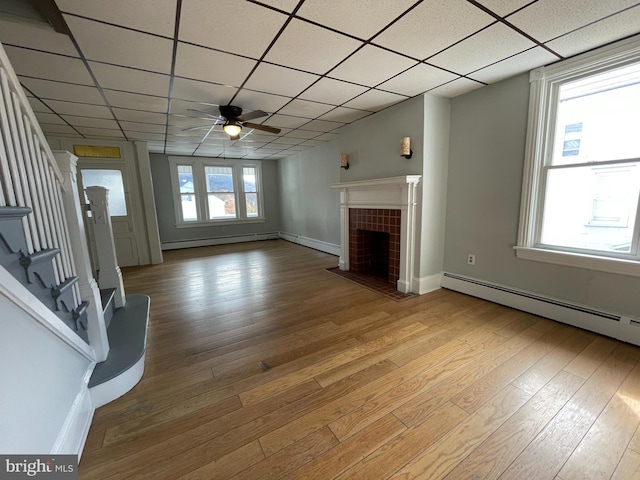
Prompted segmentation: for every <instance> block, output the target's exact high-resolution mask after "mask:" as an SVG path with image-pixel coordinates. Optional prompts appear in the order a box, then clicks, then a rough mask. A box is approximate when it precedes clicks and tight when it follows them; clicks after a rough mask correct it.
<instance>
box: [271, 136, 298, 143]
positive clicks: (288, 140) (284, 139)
mask: <svg viewBox="0 0 640 480" xmlns="http://www.w3.org/2000/svg"><path fill="white" fill-rule="evenodd" d="M302 142H304V139H302V138H289V137H278V139H277V140H274V142H273V143H275V144H277V145H297V144H299V143H302Z"/></svg>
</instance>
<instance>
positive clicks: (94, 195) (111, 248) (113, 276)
mask: <svg viewBox="0 0 640 480" xmlns="http://www.w3.org/2000/svg"><path fill="white" fill-rule="evenodd" d="M85 191H86V192H87V198H88V199H89V205H90V207H91V221H92V222H93V233H94V241H95V245H96V251H97V254H98V284H99V285H100V288H103V289H105V288H115V289H116V293H115V297H114V301H115V306H116V308H119V307H123V306H124V305H125V303H126V300H125V293H124V283H123V281H122V272H121V271H120V267H119V266H118V258H117V256H116V245H115V242H114V240H113V227H112V226H111V216H110V215H109V190H108V189H106V188H104V187H87V188H86V189H85Z"/></svg>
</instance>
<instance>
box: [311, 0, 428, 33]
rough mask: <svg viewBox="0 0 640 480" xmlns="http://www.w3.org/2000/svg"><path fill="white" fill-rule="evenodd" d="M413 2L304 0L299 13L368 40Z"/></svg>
mask: <svg viewBox="0 0 640 480" xmlns="http://www.w3.org/2000/svg"><path fill="white" fill-rule="evenodd" d="M414 3H416V2H415V0H394V1H392V2H380V1H379V0H331V1H327V0H306V1H305V2H304V3H303V4H302V7H301V8H300V10H298V15H299V16H301V17H303V18H307V19H309V20H312V21H314V22H316V23H320V24H322V25H327V26H328V27H331V28H333V29H335V30H338V31H339V32H344V33H347V34H349V35H353V36H355V37H358V38H361V39H363V40H368V39H369V38H371V37H372V36H373V35H375V34H376V33H378V32H379V31H380V30H381V29H383V28H384V27H385V26H387V25H388V24H389V23H390V22H391V21H393V20H395V19H396V18H397V17H398V16H399V15H400V14H401V13H403V12H404V11H405V10H406V9H407V8H409V7H410V6H411V5H413V4H414Z"/></svg>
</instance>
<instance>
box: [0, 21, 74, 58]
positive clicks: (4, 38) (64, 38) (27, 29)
mask: <svg viewBox="0 0 640 480" xmlns="http://www.w3.org/2000/svg"><path fill="white" fill-rule="evenodd" d="M0 42H1V43H2V44H3V45H16V46H19V47H27V48H34V49H36V50H43V51H45V52H51V53H59V54H61V55H67V56H70V57H77V56H78V51H77V50H76V47H74V46H73V42H71V39H70V38H69V36H68V35H65V34H63V33H57V32H55V31H54V30H53V29H52V28H50V27H49V26H48V25H47V26H39V25H32V24H29V23H26V22H18V21H12V20H6V19H4V18H3V19H0Z"/></svg>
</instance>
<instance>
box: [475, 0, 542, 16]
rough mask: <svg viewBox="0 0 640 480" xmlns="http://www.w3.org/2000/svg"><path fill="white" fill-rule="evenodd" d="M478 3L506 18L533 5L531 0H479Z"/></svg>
mask: <svg viewBox="0 0 640 480" xmlns="http://www.w3.org/2000/svg"><path fill="white" fill-rule="evenodd" d="M478 3H481V4H482V5H484V6H485V7H487V8H488V9H489V10H491V11H492V12H493V13H496V14H498V15H500V16H502V17H504V16H505V15H509V14H510V13H512V12H515V11H516V10H518V9H519V8H522V7H524V6H525V5H526V4H528V3H531V0H479V1H478Z"/></svg>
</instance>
